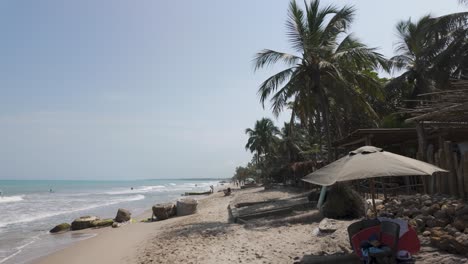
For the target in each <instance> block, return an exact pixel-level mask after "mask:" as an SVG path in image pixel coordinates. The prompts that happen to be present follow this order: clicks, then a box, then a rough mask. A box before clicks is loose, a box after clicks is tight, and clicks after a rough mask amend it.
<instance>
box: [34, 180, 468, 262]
mask: <svg viewBox="0 0 468 264" xmlns="http://www.w3.org/2000/svg"><path fill="white" fill-rule="evenodd" d="M294 195H297V193H291V192H289V191H284V190H271V191H264V190H263V188H255V189H247V190H235V191H234V192H233V194H232V195H231V196H224V195H223V194H222V193H219V192H218V193H215V194H213V195H210V196H209V197H206V198H202V199H200V200H199V206H198V212H197V213H196V214H194V215H189V216H183V217H175V218H171V219H168V220H164V221H156V222H149V223H144V222H140V220H141V219H145V218H147V217H149V216H150V214H149V213H147V214H145V215H142V216H140V217H139V218H138V219H136V220H137V221H134V222H133V223H129V224H127V225H125V226H122V227H120V228H117V229H112V228H104V229H99V230H87V231H86V232H87V233H89V232H91V233H97V236H95V237H93V238H90V239H87V240H83V241H80V242H77V243H75V244H73V245H71V246H70V247H67V248H65V249H63V250H60V251H58V252H56V253H53V254H51V255H49V256H46V257H43V258H41V259H39V260H37V261H35V262H34V263H35V264H61V263H70V264H74V263H103V264H105V263H113V264H115V263H141V264H144V263H213V264H214V263H294V262H295V261H299V260H300V259H301V258H302V257H303V255H305V254H313V255H321V256H323V255H329V254H337V253H350V252H351V248H350V246H349V242H348V238H347V232H346V227H347V225H349V224H350V223H351V222H353V221H337V226H338V229H337V230H336V231H335V232H333V233H330V234H318V235H317V234H315V232H316V230H317V227H318V224H319V222H320V220H321V218H320V217H319V218H317V212H316V210H311V211H310V212H308V213H307V214H304V215H303V217H300V216H299V218H298V217H296V218H295V217H286V218H281V219H280V220H281V221H278V219H271V218H270V219H268V218H267V219H264V220H262V221H255V222H252V223H250V224H247V225H242V224H236V223H232V221H230V219H229V213H228V205H229V203H230V202H232V201H233V200H236V199H237V200H238V201H246V200H249V199H256V200H257V201H258V200H259V199H267V200H268V199H281V198H288V197H293V196H294ZM298 219H299V220H298ZM304 219H306V220H305V221H304ZM422 242H423V247H422V251H421V254H419V255H418V256H416V258H417V260H418V262H417V263H433V262H434V261H442V262H441V263H466V262H467V259H466V258H463V257H461V256H456V255H451V254H446V253H442V252H439V251H437V250H435V249H433V248H431V247H428V246H426V245H425V244H424V243H425V242H424V241H422Z"/></svg>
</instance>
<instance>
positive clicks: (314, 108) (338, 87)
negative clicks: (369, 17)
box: [234, 0, 468, 180]
mask: <svg viewBox="0 0 468 264" xmlns="http://www.w3.org/2000/svg"><path fill="white" fill-rule="evenodd" d="M466 3H467V1H461V0H460V4H466ZM355 14H356V10H355V9H354V7H352V6H344V7H337V6H335V5H329V6H322V5H321V4H320V1H319V0H312V1H310V2H305V6H304V7H303V8H300V7H299V6H298V5H297V4H296V2H295V1H294V0H293V1H291V3H290V5H289V10H288V19H287V21H286V27H287V37H288V40H289V42H290V44H291V52H290V53H285V52H279V51H274V50H270V49H264V50H261V51H260V52H258V53H257V54H256V55H255V58H254V63H255V70H260V69H263V68H266V67H268V66H272V65H276V64H281V65H284V66H285V69H284V70H281V71H280V72H278V73H276V74H274V75H272V76H271V77H269V78H268V79H266V80H265V81H264V82H263V83H261V84H260V87H259V89H258V94H259V97H260V103H261V104H262V105H263V106H264V107H265V102H267V101H269V102H270V104H271V110H272V113H273V114H274V115H275V116H278V115H279V114H280V113H281V112H282V111H284V110H285V109H289V110H290V112H291V117H290V121H289V122H288V123H285V124H283V126H282V128H278V127H277V126H276V125H275V124H274V122H273V121H272V120H271V119H268V118H263V119H261V120H258V121H257V122H256V123H255V126H254V128H248V129H246V131H245V132H246V134H247V135H248V142H247V145H246V146H245V147H246V149H247V150H249V151H251V152H252V153H253V158H252V161H251V163H249V165H248V166H247V167H238V168H237V169H236V173H235V176H234V177H235V178H242V177H243V176H242V175H244V174H245V175H249V176H255V177H259V178H263V179H270V180H279V179H282V177H281V176H280V175H281V174H283V173H285V171H284V170H287V168H288V166H289V165H290V164H291V163H293V162H298V161H306V160H311V159H313V160H318V159H323V160H328V161H331V160H333V158H334V157H333V153H332V152H331V151H328V150H330V149H331V144H332V141H333V140H335V139H339V138H342V137H343V136H346V135H347V134H348V133H350V132H352V131H354V130H355V129H358V128H369V127H400V126H403V125H406V124H403V120H404V118H405V117H404V116H401V115H398V114H395V113H396V112H397V111H396V110H397V108H398V107H401V106H411V105H412V104H414V103H412V101H411V100H412V99H414V98H415V97H416V96H417V95H418V94H421V93H426V92H431V91H436V90H444V89H448V88H449V81H450V80H452V79H467V78H468V54H467V53H468V26H467V25H468V23H467V19H468V12H461V13H454V14H449V15H445V16H441V17H432V16H430V15H427V16H424V17H422V18H420V19H419V20H417V21H413V20H411V19H408V20H402V21H400V22H398V23H397V25H396V31H397V33H398V45H397V46H396V49H395V55H394V56H393V57H392V58H385V57H384V56H383V55H382V54H380V53H378V51H377V49H376V48H374V47H368V46H367V45H366V44H364V43H362V42H361V41H360V40H359V39H357V38H356V37H355V36H354V35H353V34H352V33H351V32H349V28H350V25H351V24H352V22H353V18H354V17H355ZM378 71H385V72H388V73H391V72H397V73H399V74H398V76H397V77H395V78H391V79H386V78H380V77H379V76H378V74H377V72H378Z"/></svg>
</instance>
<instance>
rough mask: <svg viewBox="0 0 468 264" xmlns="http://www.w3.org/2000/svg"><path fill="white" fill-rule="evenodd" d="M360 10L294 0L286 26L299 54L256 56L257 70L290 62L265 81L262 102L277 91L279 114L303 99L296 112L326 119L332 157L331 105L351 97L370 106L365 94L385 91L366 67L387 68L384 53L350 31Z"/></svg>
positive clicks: (276, 111) (273, 99)
mask: <svg viewBox="0 0 468 264" xmlns="http://www.w3.org/2000/svg"><path fill="white" fill-rule="evenodd" d="M354 12H355V10H354V8H353V7H350V6H344V7H342V8H337V7H335V6H333V5H330V6H326V7H324V8H320V1H319V0H312V1H311V2H310V3H307V2H305V10H304V11H303V10H302V9H300V8H299V7H298V6H297V4H296V2H295V1H294V0H293V1H291V3H290V5H289V13H288V20H287V22H286V26H287V30H288V33H287V36H288V38H289V41H290V43H291V46H292V48H293V50H294V52H295V54H289V53H283V52H278V51H274V50H269V49H265V50H262V51H260V52H259V53H257V55H256V57H255V59H254V60H255V70H258V69H260V68H264V67H267V66H270V65H273V64H275V63H277V62H282V63H284V64H285V65H287V66H288V67H287V68H286V69H285V70H282V71H280V72H278V73H276V74H275V75H273V76H271V77H270V78H268V79H267V80H265V81H264V82H263V83H262V84H261V85H260V88H259V90H258V93H259V95H260V102H261V103H262V105H263V106H264V103H265V101H266V100H267V99H268V98H269V97H271V103H272V110H273V113H274V114H275V115H278V114H279V113H280V112H281V111H282V110H283V108H284V107H285V106H286V105H287V104H288V102H289V101H290V100H293V101H294V102H297V103H296V104H295V107H293V112H294V111H295V110H298V109H299V108H301V109H302V111H303V113H306V114H305V116H306V118H307V119H309V123H312V122H311V121H317V122H322V124H321V126H322V127H323V128H324V130H325V133H326V135H327V147H328V150H329V151H328V157H329V160H331V159H332V153H331V151H330V149H331V132H330V108H331V105H332V104H335V105H338V104H339V102H340V101H341V100H350V99H351V100H355V101H356V102H362V104H361V105H363V106H365V107H369V105H368V104H366V103H365V98H364V96H363V95H364V94H367V93H373V94H376V95H377V94H379V92H380V90H379V88H380V84H379V83H378V82H374V81H373V80H372V79H371V78H368V76H367V75H365V74H363V72H362V71H363V70H366V69H369V68H376V67H378V66H383V67H384V68H385V69H387V67H386V66H387V65H386V60H385V59H384V57H383V56H382V55H381V54H379V53H377V52H376V51H375V49H373V48H369V47H367V46H366V45H364V44H362V43H361V42H359V41H358V40H357V39H356V38H355V37H354V36H352V35H351V34H348V33H347V30H348V28H349V25H350V24H351V22H352V21H353V16H354ZM293 114H294V113H293ZM317 117H319V119H317ZM309 125H312V124H309Z"/></svg>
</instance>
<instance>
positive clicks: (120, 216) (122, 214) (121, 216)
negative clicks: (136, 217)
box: [115, 208, 132, 223]
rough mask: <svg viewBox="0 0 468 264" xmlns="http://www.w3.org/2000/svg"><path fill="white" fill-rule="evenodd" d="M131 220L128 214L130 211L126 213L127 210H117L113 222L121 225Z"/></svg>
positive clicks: (130, 215)
mask: <svg viewBox="0 0 468 264" xmlns="http://www.w3.org/2000/svg"><path fill="white" fill-rule="evenodd" d="M131 218H132V214H131V213H130V211H128V210H127V209H122V208H119V210H118V211H117V215H116V216H115V221H116V222H117V223H122V222H127V221H130V219H131Z"/></svg>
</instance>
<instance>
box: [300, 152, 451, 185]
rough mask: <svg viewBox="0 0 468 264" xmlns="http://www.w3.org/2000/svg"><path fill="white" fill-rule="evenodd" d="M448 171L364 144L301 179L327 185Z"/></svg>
mask: <svg viewBox="0 0 468 264" xmlns="http://www.w3.org/2000/svg"><path fill="white" fill-rule="evenodd" d="M439 171H441V172H447V171H446V170H444V169H441V168H439V167H437V166H434V165H432V164H429V163H426V162H423V161H419V160H415V159H412V158H408V157H405V156H401V155H397V154H395V153H391V152H387V151H384V150H382V149H380V148H376V147H372V146H365V147H361V148H358V149H356V150H354V151H351V152H349V154H348V155H346V156H345V157H343V158H341V159H339V160H337V161H335V162H332V163H330V164H328V165H327V166H325V167H323V168H321V169H319V170H316V171H314V172H312V173H310V174H308V175H307V176H305V177H304V178H302V180H303V181H306V182H310V183H314V184H318V185H322V186H330V185H332V184H334V183H335V182H342V181H351V180H361V179H368V178H376V177H387V176H413V175H432V174H433V173H434V172H439Z"/></svg>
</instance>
